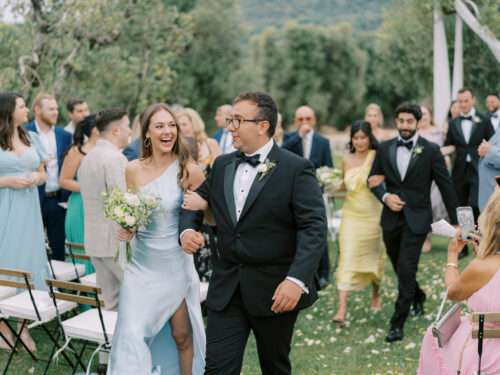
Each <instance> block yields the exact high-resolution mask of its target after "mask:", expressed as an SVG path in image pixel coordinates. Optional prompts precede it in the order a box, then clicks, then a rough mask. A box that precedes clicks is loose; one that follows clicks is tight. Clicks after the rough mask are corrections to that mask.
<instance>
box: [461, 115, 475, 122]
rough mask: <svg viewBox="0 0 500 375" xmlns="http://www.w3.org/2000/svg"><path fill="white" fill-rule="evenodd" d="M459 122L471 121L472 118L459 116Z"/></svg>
mask: <svg viewBox="0 0 500 375" xmlns="http://www.w3.org/2000/svg"><path fill="white" fill-rule="evenodd" d="M460 120H462V121H463V120H469V121H472V116H460Z"/></svg>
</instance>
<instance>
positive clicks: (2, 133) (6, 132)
mask: <svg viewBox="0 0 500 375" xmlns="http://www.w3.org/2000/svg"><path fill="white" fill-rule="evenodd" d="M18 98H21V99H22V98H23V97H22V95H21V94H17V93H15V92H0V148H1V149H2V150H5V151H12V150H13V149H14V146H13V144H12V137H13V135H14V131H15V124H14V118H13V117H14V112H15V111H16V101H17V99H18ZM17 132H18V134H19V139H20V140H21V142H22V143H24V144H25V145H26V146H29V145H30V144H31V143H30V140H29V137H28V134H27V133H26V131H25V130H24V129H23V127H22V126H19V127H18V128H17Z"/></svg>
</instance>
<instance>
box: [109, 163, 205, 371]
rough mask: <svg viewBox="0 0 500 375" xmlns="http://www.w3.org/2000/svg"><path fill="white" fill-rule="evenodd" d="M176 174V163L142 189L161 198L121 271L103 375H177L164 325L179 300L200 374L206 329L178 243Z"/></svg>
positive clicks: (189, 261) (187, 258)
mask: <svg viewBox="0 0 500 375" xmlns="http://www.w3.org/2000/svg"><path fill="white" fill-rule="evenodd" d="M178 170H179V165H178V162H177V161H175V162H174V163H173V164H172V165H171V166H170V167H168V169H167V170H166V171H165V172H164V173H163V174H162V175H161V176H160V177H158V178H157V179H155V180H153V181H152V182H150V183H149V184H147V185H145V186H144V187H142V188H141V191H142V192H144V193H147V194H153V195H155V196H158V197H160V198H161V202H160V206H159V207H158V208H157V209H156V210H155V211H154V212H153V213H152V215H151V221H150V223H149V224H148V225H147V227H146V228H144V229H141V230H139V231H138V233H137V235H136V237H135V239H134V240H133V241H132V249H133V258H132V261H131V262H130V263H129V264H128V265H127V266H126V268H125V272H124V277H123V284H122V287H121V291H120V301H119V307H118V322H117V325H116V331H115V335H114V337H113V343H112V349H111V357H110V361H109V366H108V375H151V374H154V375H160V374H161V375H176V374H180V368H179V360H178V352H177V347H176V345H175V341H174V340H173V338H172V336H171V330H170V324H169V320H170V318H171V317H172V315H173V314H174V313H175V312H176V310H177V309H178V308H179V306H180V304H181V303H182V301H184V300H185V301H186V303H187V307H188V310H189V318H190V322H191V327H192V331H193V344H194V360H193V375H198V374H203V371H204V367H205V329H204V325H203V318H202V315H201V307H200V289H199V283H200V282H199V279H198V275H197V273H196V270H195V268H194V263H193V258H192V256H191V255H188V254H186V253H185V252H184V251H183V250H182V249H181V248H180V246H179V242H178V235H179V227H178V220H179V212H180V206H181V203H182V190H181V189H180V187H179V185H178V183H177V173H178Z"/></svg>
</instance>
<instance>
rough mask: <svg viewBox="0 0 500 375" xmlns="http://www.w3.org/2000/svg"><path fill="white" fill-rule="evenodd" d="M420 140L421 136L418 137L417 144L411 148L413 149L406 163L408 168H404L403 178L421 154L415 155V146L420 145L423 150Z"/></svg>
mask: <svg viewBox="0 0 500 375" xmlns="http://www.w3.org/2000/svg"><path fill="white" fill-rule="evenodd" d="M421 142H422V137H418V139H417V144H416V145H415V147H414V148H413V150H412V152H411V156H410V162H409V163H408V168H407V169H406V174H405V178H404V179H405V180H406V178H407V177H408V174H409V173H410V171H411V169H412V168H413V167H414V166H415V163H416V162H417V160H418V159H419V158H420V157H421V156H422V155H417V154H416V153H415V149H416V148H417V147H421V148H422V150H423V147H424V145H422V144H421Z"/></svg>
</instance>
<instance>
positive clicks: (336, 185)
mask: <svg viewBox="0 0 500 375" xmlns="http://www.w3.org/2000/svg"><path fill="white" fill-rule="evenodd" d="M316 178H317V179H318V182H319V185H320V186H321V188H322V189H323V191H324V192H325V193H326V194H327V195H328V196H329V197H332V196H333V195H334V194H335V192H337V191H338V190H340V188H341V187H342V184H343V182H344V180H343V178H342V171H341V170H340V169H336V168H329V167H321V168H318V169H317V170H316Z"/></svg>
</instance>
